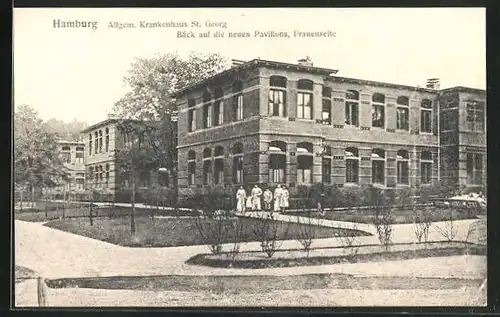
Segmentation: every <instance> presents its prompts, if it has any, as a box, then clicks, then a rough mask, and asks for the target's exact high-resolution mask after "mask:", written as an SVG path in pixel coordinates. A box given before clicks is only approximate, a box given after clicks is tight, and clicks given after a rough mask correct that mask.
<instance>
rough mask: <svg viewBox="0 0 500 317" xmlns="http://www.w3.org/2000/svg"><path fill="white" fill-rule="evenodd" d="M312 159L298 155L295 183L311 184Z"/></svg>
mask: <svg viewBox="0 0 500 317" xmlns="http://www.w3.org/2000/svg"><path fill="white" fill-rule="evenodd" d="M312 166H313V157H312V156H309V155H300V156H298V157H297V183H306V184H309V183H312Z"/></svg>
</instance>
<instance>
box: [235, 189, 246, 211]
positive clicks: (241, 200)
mask: <svg viewBox="0 0 500 317" xmlns="http://www.w3.org/2000/svg"><path fill="white" fill-rule="evenodd" d="M246 198H247V193H246V192H245V189H244V188H243V186H240V188H239V189H238V191H237V192H236V211H237V212H241V213H244V212H245V199H246Z"/></svg>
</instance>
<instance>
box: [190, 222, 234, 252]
mask: <svg viewBox="0 0 500 317" xmlns="http://www.w3.org/2000/svg"><path fill="white" fill-rule="evenodd" d="M228 220H229V219H228V218H227V217H224V216H222V217H208V216H207V215H200V216H199V217H197V218H196V221H195V224H196V228H197V229H198V233H199V234H200V237H201V239H202V240H203V242H204V243H205V244H207V246H208V248H209V250H210V251H211V252H212V253H213V254H220V253H222V245H223V244H224V242H225V241H226V240H227V237H228V234H229V226H228Z"/></svg>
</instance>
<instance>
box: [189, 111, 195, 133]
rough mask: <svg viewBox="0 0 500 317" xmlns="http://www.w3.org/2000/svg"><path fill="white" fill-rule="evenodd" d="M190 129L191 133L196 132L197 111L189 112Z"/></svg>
mask: <svg viewBox="0 0 500 317" xmlns="http://www.w3.org/2000/svg"><path fill="white" fill-rule="evenodd" d="M188 129H189V132H193V131H195V130H196V111H195V110H194V109H191V110H189V111H188Z"/></svg>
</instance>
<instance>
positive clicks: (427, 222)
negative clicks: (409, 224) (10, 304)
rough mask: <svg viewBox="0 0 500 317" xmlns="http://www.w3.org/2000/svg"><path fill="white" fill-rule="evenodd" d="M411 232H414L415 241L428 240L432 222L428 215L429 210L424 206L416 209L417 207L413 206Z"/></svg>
mask: <svg viewBox="0 0 500 317" xmlns="http://www.w3.org/2000/svg"><path fill="white" fill-rule="evenodd" d="M412 212H413V219H414V224H413V232H414V233H415V238H416V239H417V242H419V243H420V242H422V241H423V242H426V243H427V242H428V241H429V229H430V227H431V224H432V219H431V217H430V215H429V212H428V210H427V209H426V208H423V209H421V210H418V209H417V208H415V207H414V208H413V210H412Z"/></svg>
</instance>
